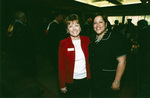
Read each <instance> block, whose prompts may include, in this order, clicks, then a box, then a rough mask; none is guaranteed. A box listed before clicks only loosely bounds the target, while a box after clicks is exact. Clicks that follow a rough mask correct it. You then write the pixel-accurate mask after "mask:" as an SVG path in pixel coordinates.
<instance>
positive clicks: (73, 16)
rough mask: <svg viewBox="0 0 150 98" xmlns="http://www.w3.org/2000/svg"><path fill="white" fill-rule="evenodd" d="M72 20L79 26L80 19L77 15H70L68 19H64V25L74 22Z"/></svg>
mask: <svg viewBox="0 0 150 98" xmlns="http://www.w3.org/2000/svg"><path fill="white" fill-rule="evenodd" d="M74 20H77V21H78V23H79V24H80V19H79V17H78V15H77V14H71V15H69V16H68V17H66V19H65V24H66V25H69V24H70V22H71V21H74Z"/></svg>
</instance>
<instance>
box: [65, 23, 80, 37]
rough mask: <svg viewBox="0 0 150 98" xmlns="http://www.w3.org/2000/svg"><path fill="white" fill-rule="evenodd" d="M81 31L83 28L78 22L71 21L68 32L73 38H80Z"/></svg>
mask: <svg viewBox="0 0 150 98" xmlns="http://www.w3.org/2000/svg"><path fill="white" fill-rule="evenodd" d="M80 31H81V27H80V24H79V23H78V21H77V20H74V21H71V22H70V24H68V26H67V32H69V33H70V35H71V37H72V38H77V37H79V34H80Z"/></svg>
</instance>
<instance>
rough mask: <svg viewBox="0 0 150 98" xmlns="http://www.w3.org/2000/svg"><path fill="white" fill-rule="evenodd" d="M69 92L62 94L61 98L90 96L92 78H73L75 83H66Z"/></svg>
mask: <svg viewBox="0 0 150 98" xmlns="http://www.w3.org/2000/svg"><path fill="white" fill-rule="evenodd" d="M66 87H67V93H65V94H63V93H62V94H61V98H89V93H90V80H87V79H86V78H85V79H79V80H73V84H66Z"/></svg>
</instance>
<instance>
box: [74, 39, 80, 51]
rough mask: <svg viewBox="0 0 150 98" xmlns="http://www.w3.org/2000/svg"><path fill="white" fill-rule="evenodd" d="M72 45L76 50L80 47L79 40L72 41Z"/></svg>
mask: <svg viewBox="0 0 150 98" xmlns="http://www.w3.org/2000/svg"><path fill="white" fill-rule="evenodd" d="M73 45H74V47H75V48H76V49H77V48H79V47H80V40H73Z"/></svg>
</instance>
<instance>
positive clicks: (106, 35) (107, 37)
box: [101, 31, 111, 40]
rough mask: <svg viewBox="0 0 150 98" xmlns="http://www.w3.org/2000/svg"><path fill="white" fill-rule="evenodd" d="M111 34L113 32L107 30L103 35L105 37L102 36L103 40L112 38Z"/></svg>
mask: <svg viewBox="0 0 150 98" xmlns="http://www.w3.org/2000/svg"><path fill="white" fill-rule="evenodd" d="M110 36H111V32H109V31H107V32H106V33H105V34H104V35H103V37H102V39H101V40H108V39H109V38H110Z"/></svg>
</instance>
